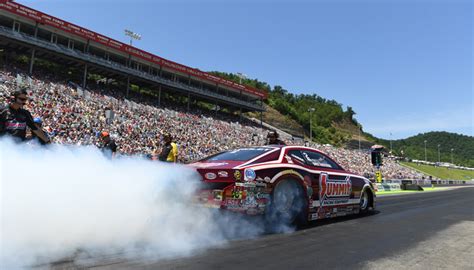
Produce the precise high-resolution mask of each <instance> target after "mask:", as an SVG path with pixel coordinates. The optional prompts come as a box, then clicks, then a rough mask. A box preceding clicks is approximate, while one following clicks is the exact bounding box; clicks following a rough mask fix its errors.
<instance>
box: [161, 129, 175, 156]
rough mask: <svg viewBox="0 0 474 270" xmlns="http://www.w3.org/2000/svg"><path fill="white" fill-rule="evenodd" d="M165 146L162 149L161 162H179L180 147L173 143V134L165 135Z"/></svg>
mask: <svg viewBox="0 0 474 270" xmlns="http://www.w3.org/2000/svg"><path fill="white" fill-rule="evenodd" d="M163 141H164V145H163V147H162V149H161V153H160V156H159V159H160V160H161V161H166V162H173V163H176V162H177V161H178V146H177V145H176V143H175V142H173V137H172V136H171V134H168V133H167V134H165V135H164V136H163Z"/></svg>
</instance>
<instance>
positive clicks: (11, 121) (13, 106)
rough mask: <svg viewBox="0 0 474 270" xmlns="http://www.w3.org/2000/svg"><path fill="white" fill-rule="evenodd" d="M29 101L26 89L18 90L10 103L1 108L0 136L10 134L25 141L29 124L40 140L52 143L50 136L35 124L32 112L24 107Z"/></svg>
mask: <svg viewBox="0 0 474 270" xmlns="http://www.w3.org/2000/svg"><path fill="white" fill-rule="evenodd" d="M27 101H28V92H27V91H26V89H21V90H17V91H15V92H14V93H13V95H12V96H11V98H10V102H9V104H8V105H7V106H5V107H3V108H1V109H0V136H4V135H10V136H12V137H14V138H16V139H17V140H20V141H25V139H26V127H27V126H28V127H29V128H30V129H31V132H32V133H33V134H34V135H35V136H37V137H38V138H39V139H40V141H42V142H44V143H45V144H47V143H50V140H49V138H48V136H46V135H45V133H44V132H43V130H42V129H41V128H38V127H37V126H36V125H35V123H34V121H33V117H32V116H31V113H30V112H29V111H28V110H25V109H23V106H25V104H26V102H27Z"/></svg>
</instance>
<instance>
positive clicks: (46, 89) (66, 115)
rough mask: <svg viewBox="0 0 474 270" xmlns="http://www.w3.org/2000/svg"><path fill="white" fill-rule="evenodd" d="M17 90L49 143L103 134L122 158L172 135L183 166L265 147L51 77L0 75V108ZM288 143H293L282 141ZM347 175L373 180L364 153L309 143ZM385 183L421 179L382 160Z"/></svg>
mask: <svg viewBox="0 0 474 270" xmlns="http://www.w3.org/2000/svg"><path fill="white" fill-rule="evenodd" d="M19 85H28V88H29V90H30V92H29V103H28V104H27V106H26V109H28V110H29V111H30V112H31V113H32V114H33V116H34V117H41V119H42V121H43V128H44V130H45V131H46V132H47V134H48V135H49V137H50V138H52V141H53V143H59V144H74V145H99V144H100V134H101V132H103V131H107V132H108V133H109V134H110V135H111V136H112V137H113V138H114V140H115V141H116V143H117V145H118V146H119V148H118V152H119V153H120V154H122V155H149V156H150V155H151V156H153V155H157V152H158V151H159V150H160V147H162V142H163V136H164V134H172V135H173V139H174V141H176V143H177V145H178V149H179V154H178V161H179V162H182V163H188V162H191V161H194V160H197V159H200V158H203V157H205V156H208V155H210V154H214V153H217V152H220V151H224V150H229V149H233V148H237V147H243V146H256V145H263V144H265V139H266V135H267V132H268V130H265V129H262V128H260V126H258V125H256V124H255V123H253V122H250V121H246V120H244V121H239V119H238V118H235V117H232V116H229V115H225V114H221V113H219V114H215V113H211V112H207V111H203V110H200V109H196V108H191V109H190V110H187V108H184V107H180V106H178V105H176V104H166V103H165V102H161V103H160V106H158V105H157V102H156V100H155V99H152V98H146V97H144V96H139V95H136V94H135V95H133V94H132V95H130V96H129V97H128V98H125V95H124V93H123V92H120V91H113V90H110V89H109V88H108V87H99V84H97V85H96V86H95V87H90V86H89V88H88V89H82V88H81V87H79V86H77V85H75V84H73V83H69V82H67V81H61V79H58V78H54V77H53V76H50V75H45V74H40V73H37V74H36V76H32V77H28V76H26V75H24V74H22V73H21V72H18V71H16V70H5V69H2V70H0V105H2V106H3V105H4V104H5V103H6V101H7V99H8V98H9V96H10V93H12V92H13V91H15V90H16V89H17V88H18V87H19ZM286 143H287V144H292V141H291V140H289V141H286ZM311 146H313V147H315V148H317V149H319V150H321V151H323V152H325V153H326V154H328V155H329V156H330V157H331V158H333V159H334V160H335V161H336V162H338V163H339V164H341V165H342V166H343V167H344V168H345V169H346V170H348V171H351V172H354V173H358V174H361V175H366V176H369V177H372V176H373V174H374V168H373V166H372V165H371V163H370V155H369V154H368V153H367V152H361V151H357V150H349V149H344V148H336V147H333V146H330V145H318V144H312V145H311ZM381 170H382V174H383V175H384V178H386V179H421V178H422V176H423V174H421V173H418V172H416V171H414V170H412V169H409V168H406V167H403V166H401V165H399V164H398V163H397V162H396V161H395V160H392V159H386V160H384V166H382V168H381Z"/></svg>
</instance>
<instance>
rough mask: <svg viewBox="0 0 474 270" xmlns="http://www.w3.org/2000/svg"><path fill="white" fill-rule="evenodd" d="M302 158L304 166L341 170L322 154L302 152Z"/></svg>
mask: <svg viewBox="0 0 474 270" xmlns="http://www.w3.org/2000/svg"><path fill="white" fill-rule="evenodd" d="M303 157H304V158H305V160H306V164H308V165H309V166H313V167H320V168H321V167H322V168H330V169H335V170H341V167H340V166H339V165H337V164H336V163H335V162H334V161H332V160H331V159H329V158H327V157H326V156H325V155H323V154H320V153H317V152H312V151H303Z"/></svg>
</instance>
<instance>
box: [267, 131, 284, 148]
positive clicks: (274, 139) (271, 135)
mask: <svg viewBox="0 0 474 270" xmlns="http://www.w3.org/2000/svg"><path fill="white" fill-rule="evenodd" d="M278 137H279V135H278V133H277V132H276V131H270V132H268V134H267V145H271V144H276V145H286V143H285V142H284V141H282V140H280V139H279V138H278Z"/></svg>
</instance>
